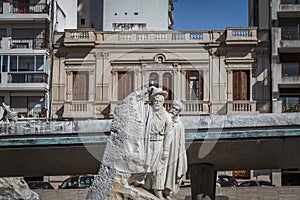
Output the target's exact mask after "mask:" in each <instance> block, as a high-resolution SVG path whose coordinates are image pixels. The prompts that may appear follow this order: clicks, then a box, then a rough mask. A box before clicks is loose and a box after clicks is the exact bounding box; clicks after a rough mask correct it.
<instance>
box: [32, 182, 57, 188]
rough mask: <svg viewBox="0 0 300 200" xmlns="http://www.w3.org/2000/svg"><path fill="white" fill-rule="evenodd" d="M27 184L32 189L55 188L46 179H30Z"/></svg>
mask: <svg viewBox="0 0 300 200" xmlns="http://www.w3.org/2000/svg"><path fill="white" fill-rule="evenodd" d="M27 185H28V187H29V188H30V189H54V187H53V186H52V185H51V184H50V183H48V182H44V181H28V182H27Z"/></svg>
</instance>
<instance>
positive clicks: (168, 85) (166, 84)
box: [162, 72, 174, 100]
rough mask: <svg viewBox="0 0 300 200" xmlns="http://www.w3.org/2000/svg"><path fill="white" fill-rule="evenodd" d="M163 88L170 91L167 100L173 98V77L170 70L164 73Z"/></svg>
mask: <svg viewBox="0 0 300 200" xmlns="http://www.w3.org/2000/svg"><path fill="white" fill-rule="evenodd" d="M162 89H163V90H165V91H167V92H168V97H167V100H173V96H174V95H173V79H172V74H170V73H169V72H166V73H164V75H163V88H162Z"/></svg>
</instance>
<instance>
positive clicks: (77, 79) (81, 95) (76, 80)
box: [72, 72, 88, 101]
mask: <svg viewBox="0 0 300 200" xmlns="http://www.w3.org/2000/svg"><path fill="white" fill-rule="evenodd" d="M72 91H73V92H72V95H73V100H75V101H86V100H88V73H87V72H73V90H72Z"/></svg>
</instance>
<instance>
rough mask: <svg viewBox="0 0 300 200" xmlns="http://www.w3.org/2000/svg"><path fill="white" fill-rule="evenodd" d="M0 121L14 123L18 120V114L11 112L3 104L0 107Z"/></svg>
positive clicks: (8, 107)
mask: <svg viewBox="0 0 300 200" xmlns="http://www.w3.org/2000/svg"><path fill="white" fill-rule="evenodd" d="M0 120H2V121H4V122H6V123H8V122H16V121H17V120H18V112H15V111H13V110H12V109H11V108H10V106H9V105H6V104H5V103H4V102H3V103H2V105H1V107H0Z"/></svg>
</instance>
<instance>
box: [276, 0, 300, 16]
mask: <svg viewBox="0 0 300 200" xmlns="http://www.w3.org/2000/svg"><path fill="white" fill-rule="evenodd" d="M278 16H279V17H287V18H290V17H299V16H300V0H281V2H280V5H279V9H278Z"/></svg>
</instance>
